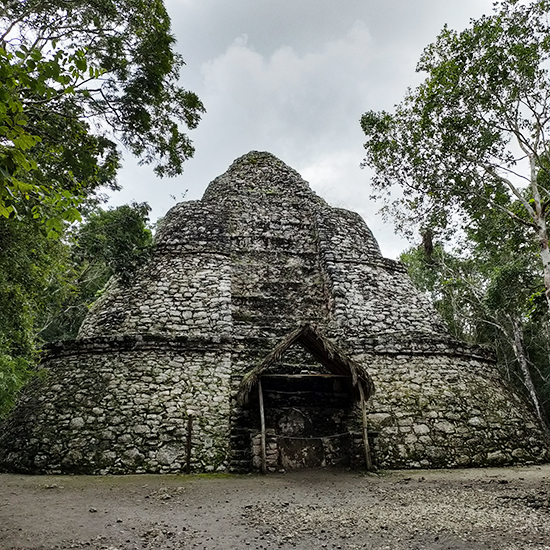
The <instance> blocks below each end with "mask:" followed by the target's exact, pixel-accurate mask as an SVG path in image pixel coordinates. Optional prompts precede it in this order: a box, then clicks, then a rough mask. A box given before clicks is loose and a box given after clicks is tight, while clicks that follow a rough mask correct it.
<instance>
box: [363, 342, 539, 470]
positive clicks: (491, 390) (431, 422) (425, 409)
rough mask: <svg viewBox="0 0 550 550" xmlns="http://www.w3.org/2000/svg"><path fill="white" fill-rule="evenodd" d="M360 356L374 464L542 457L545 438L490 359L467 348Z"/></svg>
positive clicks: (491, 462) (465, 463) (496, 462)
mask: <svg viewBox="0 0 550 550" xmlns="http://www.w3.org/2000/svg"><path fill="white" fill-rule="evenodd" d="M457 351H460V350H451V349H447V350H446V352H444V353H442V352H441V351H439V352H436V351H435V350H434V351H432V353H430V354H427V353H422V354H417V355H411V354H410V353H406V352H402V353H397V354H393V353H392V354H377V355H371V354H363V355H361V356H358V357H356V359H358V360H361V361H364V362H365V364H367V365H368V369H369V372H370V373H371V375H372V376H373V378H374V379H375V380H376V394H375V396H374V397H373V398H371V401H370V403H369V414H368V420H369V429H371V430H372V431H374V432H376V433H377V434H378V436H377V438H376V439H375V445H374V449H373V453H374V456H375V460H376V462H377V465H378V466H379V467H381V468H434V467H435V468H441V467H447V468H453V467H471V466H503V465H510V464H514V463H518V462H519V463H538V462H544V461H546V460H548V458H549V456H548V442H547V441H546V440H545V438H544V436H543V434H542V433H541V430H540V427H539V425H538V422H537V420H536V419H535V417H534V415H533V413H532V411H531V410H530V409H529V407H528V406H527V405H526V402H525V401H524V400H523V399H522V398H520V397H519V396H518V395H517V394H516V393H515V392H514V391H512V390H511V388H509V387H507V386H506V385H505V384H504V382H503V380H502V378H501V376H500V374H499V373H498V371H497V369H496V365H495V364H494V363H493V361H491V360H490V359H489V358H487V357H483V356H476V355H475V354H474V353H473V350H469V353H468V355H466V354H464V355H460V354H459V353H457Z"/></svg>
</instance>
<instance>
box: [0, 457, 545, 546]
mask: <svg viewBox="0 0 550 550" xmlns="http://www.w3.org/2000/svg"><path fill="white" fill-rule="evenodd" d="M69 548H86V549H91V550H95V549H97V550H153V549H154V550H157V549H162V550H164V549H166V550H179V549H208V550H229V549H242V548H244V549H248V548H250V549H271V548H273V549H283V550H286V549H295V548H298V549H317V548H320V549H323V548H329V549H357V548H371V549H380V550H382V549H387V550H413V549H429V550H431V549H434V550H435V549H437V550H439V549H441V550H443V549H453V550H455V549H456V550H477V549H484V550H492V549H494V550H497V549H498V550H516V549H524V548H529V549H536V550H543V549H548V550H550V465H546V466H533V467H529V468H520V469H478V470H439V471H426V470H422V471H399V472H383V473H381V474H380V475H367V474H362V473H358V472H347V471H335V470H318V471H301V472H291V473H287V474H270V475H268V476H265V477H260V476H255V475H248V476H149V475H142V476H105V477H86V476H71V477H68V476H67V477H61V476H21V475H10V474H2V475H0V549H1V550H23V549H25V550H54V549H56V550H61V549H63V550H64V549H69Z"/></svg>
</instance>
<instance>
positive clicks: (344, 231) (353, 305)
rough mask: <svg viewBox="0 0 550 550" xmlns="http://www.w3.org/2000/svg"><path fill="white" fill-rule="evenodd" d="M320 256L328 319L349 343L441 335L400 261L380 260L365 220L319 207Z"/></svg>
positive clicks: (431, 310) (438, 324)
mask: <svg viewBox="0 0 550 550" xmlns="http://www.w3.org/2000/svg"><path fill="white" fill-rule="evenodd" d="M317 220H318V221H317V223H318V233H319V255H320V258H321V262H322V267H323V270H324V273H325V278H326V280H327V283H328V290H329V294H330V297H331V301H330V307H331V313H332V318H333V320H334V323H335V325H336V326H337V327H339V328H342V329H344V328H345V331H343V333H342V335H343V337H344V338H345V339H346V340H348V341H350V343H351V342H352V341H353V340H354V339H356V338H357V337H365V336H375V335H382V334H385V333H391V334H393V335H395V334H397V333H402V334H404V335H405V334H411V333H420V334H422V333H427V334H445V333H446V330H445V328H444V326H443V323H442V321H441V319H440V317H439V315H438V314H437V313H436V311H435V310H434V308H433V306H432V305H431V304H430V303H429V301H428V299H427V298H426V297H425V296H424V295H423V294H421V293H420V292H418V291H417V290H416V289H415V288H414V286H413V284H412V282H411V280H410V279H409V278H408V276H407V274H406V270H405V268H404V267H403V266H402V265H401V264H399V263H398V262H395V261H392V260H388V259H386V258H383V257H382V255H381V254H380V250H379V248H378V244H377V242H376V240H375V239H374V238H373V236H372V234H371V232H370V230H369V229H368V227H367V225H366V224H365V222H364V221H363V219H362V218H361V217H360V216H359V215H358V214H355V213H353V212H348V211H345V210H339V209H335V208H330V207H328V208H323V209H321V210H320V211H319V214H318V217H317Z"/></svg>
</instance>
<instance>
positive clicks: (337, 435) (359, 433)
mask: <svg viewBox="0 0 550 550" xmlns="http://www.w3.org/2000/svg"><path fill="white" fill-rule="evenodd" d="M344 435H357V436H360V435H362V434H361V432H343V433H341V434H333V435H319V436H309V437H295V436H291V435H278V434H276V435H275V437H276V438H277V439H302V440H303V439H305V440H314V439H333V438H336V437H342V436H344ZM268 437H269V436H268Z"/></svg>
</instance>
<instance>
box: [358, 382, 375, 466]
mask: <svg viewBox="0 0 550 550" xmlns="http://www.w3.org/2000/svg"><path fill="white" fill-rule="evenodd" d="M357 387H358V388H359V395H360V396H361V415H362V417H363V444H364V446H365V465H366V467H367V471H369V472H372V470H373V467H372V457H371V454H370V445H369V434H368V431H367V403H366V401H365V392H364V391H363V386H362V385H361V381H358V383H357Z"/></svg>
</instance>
